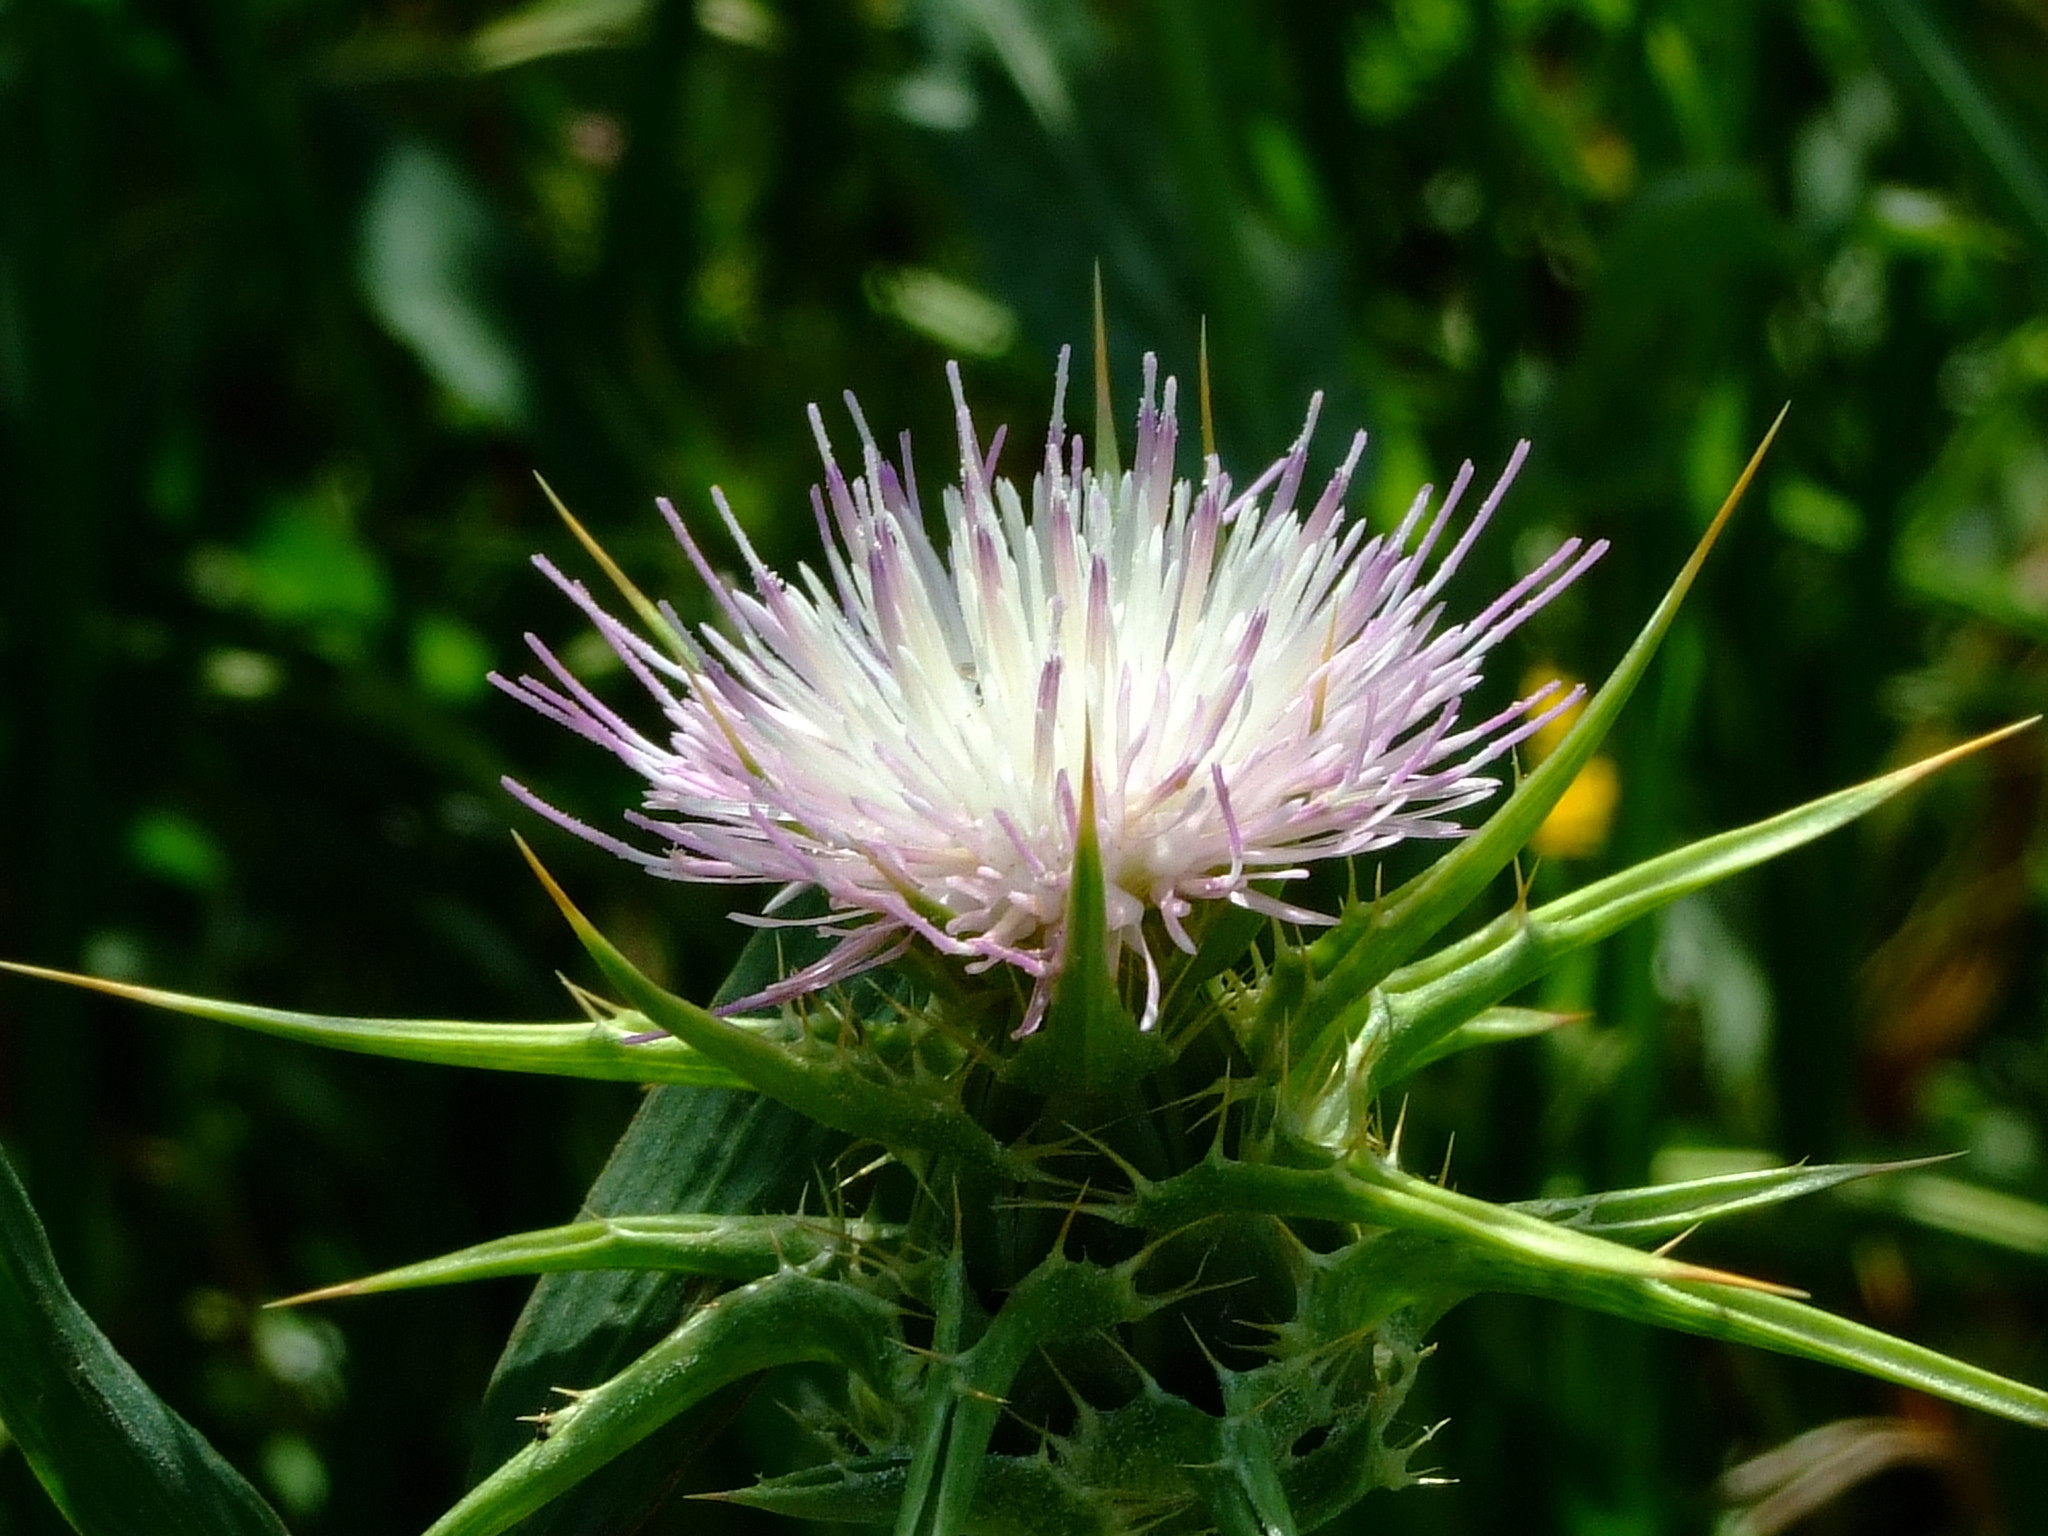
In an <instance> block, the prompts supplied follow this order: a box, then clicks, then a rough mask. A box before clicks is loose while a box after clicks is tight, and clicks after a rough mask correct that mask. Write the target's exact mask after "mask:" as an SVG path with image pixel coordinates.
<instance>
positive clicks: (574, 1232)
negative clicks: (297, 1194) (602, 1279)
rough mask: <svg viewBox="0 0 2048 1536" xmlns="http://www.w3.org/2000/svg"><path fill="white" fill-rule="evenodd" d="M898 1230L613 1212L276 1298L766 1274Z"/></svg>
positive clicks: (790, 1219) (290, 1301)
mask: <svg viewBox="0 0 2048 1536" xmlns="http://www.w3.org/2000/svg"><path fill="white" fill-rule="evenodd" d="M896 1230H897V1229H895V1228H893V1227H882V1226H876V1225H872V1224H870V1223H866V1222H856V1223H853V1224H850V1225H848V1224H839V1223H832V1222H825V1221H819V1220H815V1219H811V1218H807V1217H802V1216H701V1215H656V1216H608V1217H603V1218H601V1219H599V1220H596V1221H579V1222H574V1223H572V1224H570V1225H569V1226H565V1227H547V1228H544V1229H542V1230H540V1231H536V1232H520V1233H517V1234H515V1235H513V1236H511V1237H501V1238H497V1239H495V1240H493V1241H491V1242H488V1243H478V1244H477V1245H476V1246H474V1247H471V1248H464V1249H461V1250H459V1251H457V1252H455V1253H450V1254H444V1255H443V1256H441V1257H440V1258H434V1259H425V1260H422V1261H421V1262H420V1263H417V1264H407V1265H405V1266H403V1267H402V1268H399V1269H387V1270H385V1271H383V1272H382V1273H380V1274H375V1275H368V1276H365V1277H364V1278H363V1279H361V1280H349V1281H345V1282H343V1283H342V1284H340V1285H328V1286H322V1287H321V1288H320V1289H319V1290H315V1291H304V1292H301V1293H300V1294H299V1295H297V1296H287V1297H285V1298H284V1299H283V1300H281V1301H274V1302H272V1303H270V1305H272V1306H274V1307H294V1306H299V1305H302V1304H304V1303H306V1302H310V1301H332V1300H336V1299H338V1298H340V1297H344V1296H367V1295H370V1294H372V1293H374V1292H378V1291H406V1290H416V1289H418V1288H420V1287H422V1286H429V1285H453V1284H456V1283H458V1282H461V1281H467V1280H489V1279H495V1278H497V1277H499V1276H502V1275H543V1274H552V1273H557V1272H560V1271H563V1270H575V1269H663V1270H672V1271H674V1272H676V1273H678V1274H689V1275H711V1276H715V1277H717V1278H719V1279H721V1280H758V1279H760V1278H761V1277H762V1276H763V1275H772V1274H774V1273H775V1271H776V1270H778V1269H780V1268H782V1267H784V1266H785V1265H802V1264H807V1263H809V1262H810V1261H811V1260H813V1259H815V1258H817V1257H818V1256H819V1255H820V1254H823V1253H828V1252H839V1251H842V1250H844V1249H845V1248H847V1247H848V1246H849V1245H851V1244H858V1243H862V1242H871V1241H874V1240H876V1239H878V1238H883V1237H891V1236H894V1235H896Z"/></svg>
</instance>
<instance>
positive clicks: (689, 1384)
mask: <svg viewBox="0 0 2048 1536" xmlns="http://www.w3.org/2000/svg"><path fill="white" fill-rule="evenodd" d="M894 1321H895V1312H894V1310H893V1309H892V1308H890V1307H889V1306H888V1305H887V1304H885V1303H884V1302H882V1301H880V1300H878V1299H877V1298H875V1297H873V1296H870V1295H868V1294H867V1293H866V1292H864V1291H859V1290H855V1289H854V1288H852V1287H851V1286H848V1285H844V1284H838V1283H835V1282H832V1281H829V1280H823V1279H819V1278H817V1277H816V1276H813V1275H807V1274H804V1273H801V1272H798V1271H793V1270H785V1271H783V1272H782V1273H780V1274H776V1275H771V1276H769V1277H768V1278H767V1279H765V1280H757V1281H755V1282H754V1283H753V1284H752V1285H749V1286H744V1287H742V1288H741V1289H739V1290H737V1291H732V1292H728V1293H727V1294H726V1295H724V1296H721V1297H719V1298H718V1300H717V1301H715V1302H712V1303H711V1304H710V1305H708V1306H706V1307H703V1308H701V1309H699V1310H698V1311H696V1312H694V1313H692V1314H691V1316H690V1317H689V1318H688V1319H687V1320H686V1321H685V1322H684V1323H683V1324H682V1326H680V1327H679V1328H677V1329H676V1330H675V1332H673V1333H671V1334H670V1335H669V1336H668V1337H667V1338H665V1339H663V1340H662V1341H661V1342H660V1343H659V1344H657V1345H655V1346H654V1347H653V1348H652V1349H650V1350H648V1351H647V1353H645V1354H644V1355H642V1356H641V1357H640V1358H639V1359H638V1360H636V1361H634V1362H633V1363H632V1364H631V1365H629V1366H627V1367H626V1369H625V1370H623V1371H621V1372H619V1374H618V1375H616V1376H614V1377H612V1379H611V1380H609V1381H607V1382H605V1383H604V1384H603V1385H601V1386H597V1387H593V1388H591V1389H590V1390H589V1391H587V1392H574V1393H569V1394H566V1395H567V1397H568V1402H567V1403H566V1404H565V1406H563V1407H562V1408H560V1409H558V1410H556V1411H555V1412H553V1413H551V1414H549V1415H547V1416H546V1418H545V1420H544V1422H543V1423H542V1424H541V1426H540V1427H541V1431H542V1436H541V1438H539V1439H537V1440H536V1441H535V1442H534V1443H533V1444H532V1445H529V1446H528V1447H527V1448H526V1449H525V1450H523V1451H521V1452H519V1453H518V1454H517V1455H515V1456H514V1457H513V1458H512V1459H511V1460H510V1461H507V1462H506V1463H504V1465H502V1466H500V1467H499V1468H498V1469H497V1470H496V1471H495V1472H493V1473H492V1474H491V1475H490V1476H489V1477H487V1478H485V1479H484V1480H483V1482H481V1483H479V1484H478V1485H477V1486H476V1487H475V1488H473V1489H471V1490H470V1492H469V1493H468V1494H467V1495H466V1496H465V1497H464V1498H463V1500H462V1501H461V1502H460V1503H459V1504H457V1505H456V1506H455V1507H454V1508H453V1509H451V1510H450V1511H449V1512H448V1513H447V1514H445V1515H443V1516H442V1517H441V1518H440V1519H439V1520H436V1521H435V1522H434V1523H433V1525H432V1526H431V1527H429V1528H428V1531H427V1536H496V1533H497V1532H499V1531H504V1530H508V1529H510V1528H511V1527H512V1526H514V1525H516V1524H517V1523H518V1522H519V1521H521V1520H523V1519H524V1518H525V1517H526V1516H528V1515H530V1514H532V1513H533V1512H534V1511H535V1510H537V1509H539V1508H540V1507H541V1506H542V1505H544V1504H546V1503H547V1502H548V1501H549V1500H550V1499H552V1498H554V1497H555V1496H556V1495H557V1494H559V1493H561V1492H562V1491H563V1490H565V1489H567V1488H570V1487H572V1486H574V1485H575V1484H576V1483H578V1482H579V1481H581V1480H582V1479H583V1478H585V1477H587V1476H589V1475H590V1473H591V1472H593V1471H595V1470H596V1469H597V1468H599V1467H601V1466H603V1465H604V1464H605V1463H606V1462H608V1461H610V1460H611V1459H612V1458H613V1457H614V1456H617V1455H618V1454H620V1453H621V1452H622V1451H624V1450H626V1449H627V1448H629V1447H630V1446H632V1445H634V1444H636V1443H637V1442H639V1441H640V1440H642V1439H644V1438H645V1437H646V1436H647V1435H649V1434H651V1433H652V1432H653V1431H655V1430H656V1429H658V1428H660V1427H661V1426H662V1425H663V1424H665V1423H667V1422H668V1421H669V1420H670V1419H672V1418H674V1417H675V1416H676V1415H677V1414H678V1413H681V1412H682V1411H683V1410H684V1409H686V1408H688V1407H690V1406H691V1405H692V1404H694V1403H697V1402H701V1401H702V1400H703V1399H704V1398H706V1397H708V1396H709V1395H710V1394H711V1393H713V1392H715V1391H717V1390H718V1389H719V1388H721V1387H723V1386H725V1385H727V1384H728V1383H730V1382H734V1381H738V1380H740V1379H741V1378H743V1377H746V1376H751V1375H753V1374H754V1373H756V1372H757V1371H764V1370H767V1369H768V1368H770V1367H771V1366H777V1365H794V1364H798V1363H800V1362H813V1363H819V1364H833V1365H838V1366H841V1367H843V1368H845V1369H846V1370H849V1371H851V1372H853V1373H854V1374H856V1375H858V1376H860V1377H862V1378H863V1379H865V1380H867V1381H869V1382H870V1383H875V1384H879V1383H880V1381H881V1380H882V1378H883V1377H884V1376H885V1375H886V1373H887V1370H888V1367H889V1364H890V1360H891V1355H890V1353H889V1351H890V1347H891V1340H892V1339H893V1338H894Z"/></svg>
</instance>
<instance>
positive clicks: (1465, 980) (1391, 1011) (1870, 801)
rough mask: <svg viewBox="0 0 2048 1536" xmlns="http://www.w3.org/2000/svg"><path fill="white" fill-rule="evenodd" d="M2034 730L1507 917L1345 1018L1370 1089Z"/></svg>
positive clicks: (1940, 756)
mask: <svg viewBox="0 0 2048 1536" xmlns="http://www.w3.org/2000/svg"><path fill="white" fill-rule="evenodd" d="M2031 724H2033V722H2032V721H2031V720H2029V721H2022V722H2020V723H2019V724H2017V725H2009V726H2007V727H2005V728H2004V729H2003V730H1998V731H1993V732H1991V733H1990V734H1989V735H1986V736H1980V737H1978V738H1977V739H1976V740H1974V741H1969V742H1965V743H1963V744H1962V745H1961V746H1958V747H1951V748H1950V749H1949V750H1948V751H1946V752H1938V753H1936V754H1935V755H1934V756H1932V757H1928V758H1923V759H1922V760H1921V761H1919V762H1917V763H1913V764H1911V765H1910V766H1908V767H1905V768H1900V769H1898V770H1896V771H1895V772H1892V773H1888V774H1885V775H1884V776H1883V777H1881V778H1876V779H1871V780H1868V781H1867V782H1865V783H1862V784H1857V785H1853V786H1852V787H1850V788H1848V789H1844V790H1837V791H1836V792H1835V793H1834V794H1832V795H1826V796H1823V797H1822V798H1821V799H1819V800H1814V801H1811V802H1809V803H1808V804H1806V805H1802V806H1799V807H1797V808H1796V809H1794V810H1790V811H1786V812H1783V813H1782V814H1780V815H1777V816H1773V817H1770V818H1769V819H1768V820H1765V821H1759V822H1755V823H1752V824H1751V825H1750V826H1747V827H1738V828H1736V829H1735V830H1734V831H1732V832H1723V833H1720V834H1718V835H1716V836H1714V837H1708V838H1702V839H1701V840H1700V841H1699V842H1696V843H1690V844H1688V845H1687V846H1685V847H1683V848H1677V849H1673V850H1672V851H1671V852H1670V853H1666V854H1662V855H1660V856H1659V857H1657V858H1654V859H1646V860H1644V861H1643V862H1642V863H1640V864H1637V865H1635V866H1634V867H1633V868H1631V869H1625V870H1622V871H1621V872H1620V873H1618V874H1614V875H1609V876H1608V877H1607V878H1606V879H1605V880H1596V881H1595V882H1594V883H1593V884H1591V885H1589V886H1586V887H1584V888H1583V889H1580V890H1577V891H1573V892H1572V893H1571V894H1570V895H1568V896H1561V897H1559V898H1558V899H1557V900H1556V901H1553V902H1549V903H1546V904H1545V905H1543V906H1541V907H1538V908H1537V909H1536V910H1534V911H1533V912H1531V911H1526V910H1523V909H1519V908H1518V909H1516V910H1515V911H1511V912H1507V913H1504V914H1502V915H1501V916H1500V917H1498V918H1496V919H1495V920H1494V921H1493V922H1491V923H1489V924H1487V926H1486V927H1484V928H1482V929H1480V930H1479V931H1478V932H1477V933H1474V934H1472V935H1470V936H1469V937H1467V938H1464V939H1461V940H1459V941H1458V942H1457V943H1455V944H1452V945H1449V946H1447V947H1446V948H1445V949H1443V950H1442V951H1441V952H1439V953H1438V954H1435V955H1432V956H1430V957H1429V958H1428V959H1427V960H1422V961H1418V962H1417V963H1416V964H1414V965H1412V966H1409V967H1406V968H1404V969H1402V970H1400V971H1396V972H1395V973H1394V974H1393V975H1391V976H1389V977H1388V978H1387V979H1386V986H1385V990H1384V999H1385V1006H1383V1007H1377V1008H1372V1009H1370V1011H1367V1010H1366V1009H1363V1008H1354V1009H1352V1010H1350V1011H1349V1013H1348V1014H1347V1023H1349V1022H1350V1021H1352V1020H1357V1021H1358V1022H1357V1024H1356V1026H1355V1028H1356V1029H1357V1031H1358V1032H1360V1033H1361V1034H1363V1035H1364V1036H1365V1041H1364V1044H1365V1054H1366V1056H1367V1058H1368V1060H1370V1061H1372V1062H1373V1066H1372V1069H1371V1088H1372V1090H1373V1091H1378V1090H1380V1089H1384V1088H1385V1087H1386V1086H1387V1085H1388V1084H1389V1083H1394V1082H1398V1081H1399V1080H1400V1079H1401V1078H1403V1077H1405V1076H1406V1075H1407V1074H1408V1073H1410V1072H1412V1071H1414V1070H1415V1068H1416V1067H1417V1066H1418V1065H1420V1064H1421V1062H1422V1061H1424V1060H1428V1059H1432V1057H1433V1056H1434V1055H1439V1054H1441V1052H1440V1051H1437V1050H1436V1047H1437V1046H1438V1044H1439V1042H1441V1041H1442V1040H1443V1039H1444V1038H1445V1037H1446V1036H1447V1035H1450V1034H1452V1033H1453V1032H1455V1031H1456V1030H1458V1029H1459V1028H1461V1027H1462V1026H1463V1025H1464V1024H1465V1023H1466V1022H1467V1021H1468V1020H1470V1019H1471V1018H1472V1017H1473V1015H1475V1014H1476V1013H1478V1012H1479V1011H1480V1010H1482V1009H1485V1008H1488V1007H1491V1006H1492V1005H1493V1004H1494V1003H1497V1002H1499V1001H1500V1000H1501V999H1502V998H1504V997H1506V996H1508V995H1509V994H1510V993H1512V992H1513V991H1515V990H1516V989H1517V988H1519V987H1521V986H1524V985H1526V984H1527V983H1529V982H1531V981H1533V980H1535V979H1536V978H1537V977H1538V976H1541V975H1542V974H1543V973H1544V972H1545V971H1548V970H1549V969H1550V968H1551V967H1552V966H1554V965H1556V964H1557V963H1558V961H1559V960H1561V959H1563V958H1564V957H1565V956H1566V955H1568V954H1571V953H1572V952H1573V951H1574V950H1578V949H1583V948H1585V947H1586V946H1587V945H1589V944H1592V943H1594V942H1596V941H1598V940H1600V939H1603V938H1605V937H1607V936H1608V935H1609V934H1611V933H1613V932H1614V931H1615V930H1616V929H1618V928H1621V927H1624V926H1625V925H1627V924H1629V923H1631V922H1634V921H1635V920H1636V919H1637V918H1639V917H1642V916H1644V915H1645V914H1647V913H1650V912H1654V911H1655V910H1656V909H1657V908H1659V907H1662V906H1665V905H1666V904H1668V903H1670V902H1672V901H1675V900H1677V899H1678V898H1679V897H1681V896H1685V895H1689V894H1690V893H1691V892H1693V891H1697V890H1700V889H1702V888H1703V887H1705V886H1709V885H1712V884H1714V883H1715V882H1716V881H1720V880H1725V879H1727V878H1728V877H1729V876H1730V875H1734V874H1739V873H1741V872H1742V871H1743V870H1746V869H1749V868H1752V867H1753V866H1755V865H1757V864H1761V863H1763V862H1765V861H1766V860H1769V859H1774V858H1776V857H1778V856H1779V855H1780V854H1784V853H1788V852H1790V851H1791V850H1792V849H1794V848H1797V847H1800V846H1801V845H1803V844H1805V843H1809V842H1811V841H1813V840H1814V839H1815V838H1817V837H1819V836H1821V835H1822V834H1824V833H1827V832H1832V831H1834V830H1835V829H1836V828H1837V827H1841V826H1844V825H1846V824H1847V823H1849V822H1851V821H1854V820H1855V819H1856V818H1857V817H1859V816H1862V815H1864V814H1866V813H1867V812H1869V811H1872V810H1875V809H1876V808H1877V807H1878V806H1880V805H1882V804H1884V802H1885V801H1887V800H1889V799H1891V798H1892V797H1893V796H1894V795H1896V794H1898V793H1899V792H1900V791H1902V790H1904V789H1906V788H1908V787H1909V786H1911V785H1914V784H1917V783H1919V782H1920V780H1922V779H1924V778H1926V777H1928V776H1929V775H1930V774H1933V773H1936V772H1938V771H1939V770H1941V769H1943V768H1945V767H1947V766H1948V765H1949V764H1951V763H1953V762H1955V761H1956V760H1957V759H1959V758H1962V757H1966V756H1968V755H1969V754H1970V753H1972V752H1976V751H1978V750H1979V749H1981V748H1983V747H1987V746H1990V745H1991V744H1992V743H1993V742H1997V741H2002V740H2004V739H2005V738H2006V737H2008V736H2010V735H2012V734H2013V733H2014V732H2016V731H2021V730H2025V729H2026V728H2027V727H2028V726H2029V725H2031ZM1368 1001H1370V1000H1368ZM1361 1015H1363V1017H1362V1018H1361Z"/></svg>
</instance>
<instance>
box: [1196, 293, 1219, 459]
mask: <svg viewBox="0 0 2048 1536" xmlns="http://www.w3.org/2000/svg"><path fill="white" fill-rule="evenodd" d="M1197 357H1198V366H1199V369H1200V375H1201V381H1202V457H1203V458H1204V459H1205V460H1208V459H1213V458H1215V457H1216V413H1215V411H1214V409H1213V408H1212V406H1211V402H1210V395H1209V317H1208V316H1207V315H1204V316H1202V342H1201V349H1200V351H1199V352H1198V354H1197Z"/></svg>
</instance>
